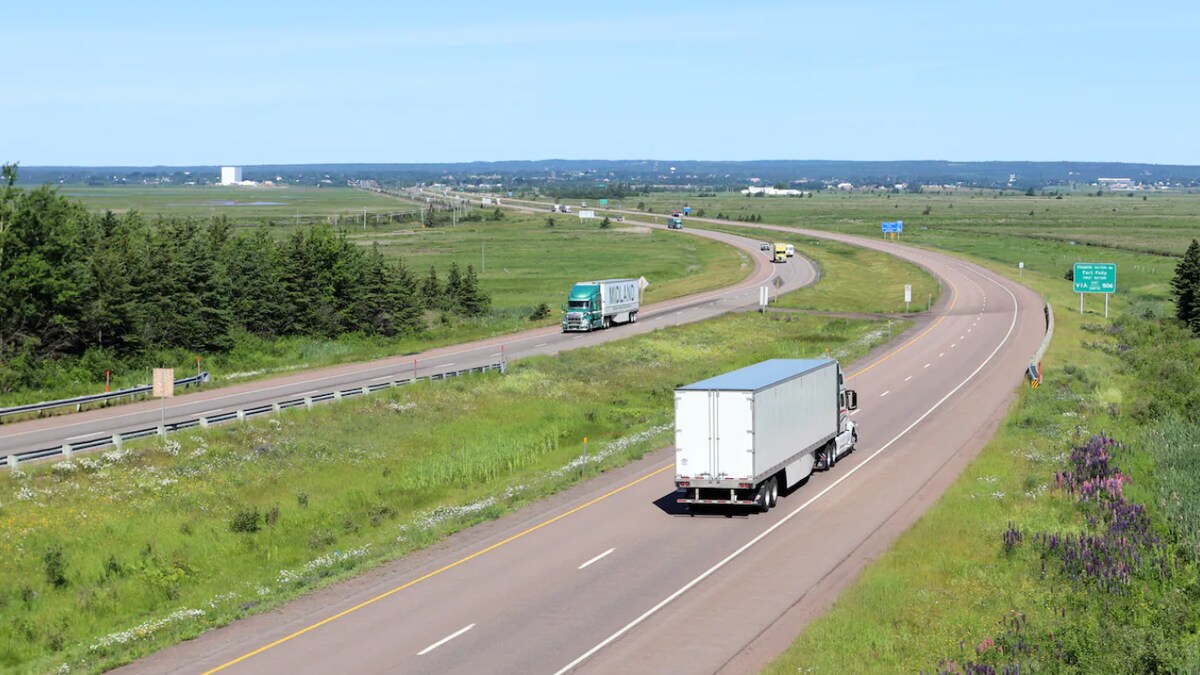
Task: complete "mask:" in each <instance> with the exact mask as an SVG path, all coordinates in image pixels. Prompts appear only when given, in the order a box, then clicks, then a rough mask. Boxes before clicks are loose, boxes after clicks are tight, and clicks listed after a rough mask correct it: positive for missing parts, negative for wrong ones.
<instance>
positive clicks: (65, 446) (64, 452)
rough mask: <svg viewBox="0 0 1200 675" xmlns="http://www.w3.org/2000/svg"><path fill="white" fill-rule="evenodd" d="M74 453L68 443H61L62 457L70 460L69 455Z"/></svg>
mask: <svg viewBox="0 0 1200 675" xmlns="http://www.w3.org/2000/svg"><path fill="white" fill-rule="evenodd" d="M74 452H75V451H74V450H72V449H71V444H70V443H63V447H62V455H63V457H66V458H67V459H71V455H72V454H74Z"/></svg>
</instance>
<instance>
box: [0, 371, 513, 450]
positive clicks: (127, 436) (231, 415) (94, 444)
mask: <svg viewBox="0 0 1200 675" xmlns="http://www.w3.org/2000/svg"><path fill="white" fill-rule="evenodd" d="M506 370H507V363H505V362H504V361H500V362H499V363H491V364H488V365H486V366H476V367H474V368H464V369H462V370H451V371H447V372H444V373H433V374H432V375H426V376H424V377H416V378H411V379H404V380H391V381H389V382H379V383H376V384H365V385H363V386H361V387H352V388H350V389H335V390H333V391H330V392H326V393H323V394H314V395H312V396H303V397H300V398H292V399H286V400H283V401H277V402H275V403H267V404H263V405H258V406H254V407H251V408H243V409H241V410H235V411H233V412H225V413H218V414H216V415H203V416H198V417H193V418H189V419H185V420H180V421H177V422H169V423H167V424H163V425H156V426H153V427H146V428H143V429H134V430H133V431H125V432H120V433H115V434H112V435H111V436H101V437H100V438H93V439H91V440H86V441H80V442H79V443H63V444H62V445H59V446H55V447H53V448H42V449H40V450H26V451H24V452H18V453H14V454H11V455H9V456H7V457H0V466H8V467H10V468H12V469H14V470H15V469H16V468H17V467H18V466H19V464H20V463H21V462H27V461H31V460H37V459H46V458H48V457H58V456H62V457H71V456H72V455H73V454H74V453H75V452H78V451H82V450H94V449H96V448H106V447H108V446H110V445H111V446H114V447H116V448H118V449H120V448H121V446H122V445H123V444H124V443H125V441H131V440H134V439H137V438H145V437H147V436H166V435H167V434H169V433H171V432H173V431H180V430H182V429H193V428H199V429H207V428H208V427H210V426H212V425H214V424H221V423H223V422H234V421H237V422H241V421H244V420H246V419H247V418H249V417H257V416H259V415H269V414H271V413H276V412H279V411H280V410H284V409H287V408H299V407H304V408H305V409H308V410H311V409H312V407H313V404H315V403H325V402H329V401H341V400H342V399H345V398H351V397H354V396H365V395H367V394H372V393H375V392H377V391H382V390H384V389H391V388H393V387H403V386H406V385H409V384H413V383H414V382H421V381H423V380H424V381H428V382H439V381H442V380H449V379H451V378H455V377H459V376H462V375H469V374H472V373H486V372H492V371H499V372H500V374H501V375H503V374H504V373H505V371H506Z"/></svg>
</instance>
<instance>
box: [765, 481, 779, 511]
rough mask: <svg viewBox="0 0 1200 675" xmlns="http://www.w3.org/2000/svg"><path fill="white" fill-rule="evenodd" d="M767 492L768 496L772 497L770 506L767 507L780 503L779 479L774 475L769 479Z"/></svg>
mask: <svg viewBox="0 0 1200 675" xmlns="http://www.w3.org/2000/svg"><path fill="white" fill-rule="evenodd" d="M767 493H768V494H767V497H768V498H769V499H770V506H768V507H767V508H773V507H774V506H775V505H776V504H778V503H779V479H777V478H775V477H774V476H772V477H771V480H769V481H767Z"/></svg>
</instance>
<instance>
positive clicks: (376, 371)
mask: <svg viewBox="0 0 1200 675" xmlns="http://www.w3.org/2000/svg"><path fill="white" fill-rule="evenodd" d="M638 224H642V225H646V226H649V227H655V228H658V229H665V228H663V227H662V226H660V225H652V224H649V223H638ZM688 234H691V235H695V236H700V237H705V238H707V239H713V240H716V241H721V242H724V243H727V244H729V245H731V246H734V247H735V248H738V249H739V250H742V251H743V252H745V253H746V254H747V255H749V256H750V260H751V261H752V263H753V265H754V269H753V270H751V273H750V275H749V276H748V277H747V278H746V279H744V280H742V281H741V282H739V283H737V284H735V285H733V286H730V287H728V288H725V289H721V290H717V291H710V292H706V293H699V294H696V295H691V296H687V297H683V298H676V299H674V300H668V301H664V302H659V303H655V304H653V305H647V306H645V307H643V308H642V309H641V311H640V312H639V313H638V322H637V323H636V324H632V325H625V326H617V327H614V328H612V329H610V330H606V331H597V332H593V333H571V334H563V333H562V331H561V329H559V328H558V327H549V328H540V329H535V330H529V331H524V332H521V333H515V334H510V335H503V336H498V337H495V338H490V339H487V340H480V341H476V342H471V343H466V344H460V345H453V346H448V347H442V348H438V349H432V350H429V351H426V352H422V353H419V354H412V355H406V356H397V357H392V358H386V359H380V360H376V361H369V362H365V363H356V364H347V365H340V366H331V367H327V368H318V369H313V370H307V371H304V372H300V373H296V374H294V375H288V376H284V377H275V378H271V379H266V380H258V381H255V382H247V383H245V384H239V385H234V386H230V387H222V388H220V389H212V390H209V391H202V392H195V393H189V394H183V395H181V396H178V397H176V398H173V399H171V400H170V401H167V403H166V406H165V420H166V423H167V424H170V423H172V422H176V421H180V420H186V419H192V418H195V417H198V416H201V415H205V416H208V415H213V414H217V413H220V412H231V411H235V410H238V409H245V408H251V407H255V406H260V405H269V404H271V403H274V402H278V401H285V400H293V399H297V398H302V397H304V396H308V395H311V394H314V393H318V392H321V393H324V392H329V391H332V390H333V389H349V388H353V387H361V386H363V385H368V384H375V383H378V382H381V381H384V380H397V379H406V378H411V377H413V376H414V374H415V375H417V376H425V375H429V374H432V373H441V372H446V371H449V370H461V369H466V368H471V367H475V366H482V365H486V364H491V363H496V362H497V361H498V360H499V359H500V358H501V353H502V352H503V356H504V358H506V359H507V360H509V361H512V360H516V359H520V358H522V357H525V356H531V355H534V354H555V353H558V352H560V351H564V350H567V349H578V348H580V347H589V346H592V345H596V344H600V343H602V342H607V341H609V340H617V339H620V338H623V337H627V336H629V335H634V334H637V333H644V332H648V331H651V330H654V329H655V328H660V327H663V326H671V325H677V324H682V323H688V322H692V321H700V320H702V319H708V318H712V317H714V316H718V315H720V314H723V313H725V312H728V311H730V310H732V309H739V308H742V307H746V306H747V305H753V304H755V303H757V302H758V287H759V286H761V285H763V284H765V283H767V282H768V281H770V280H771V279H772V278H773V277H774V276H776V275H778V276H779V277H780V278H782V279H783V281H784V285H783V286H782V288H781V290H782V291H787V290H791V289H795V288H799V287H801V286H803V285H806V284H810V283H812V281H813V279H814V276H815V270H814V269H813V267H812V265H811V263H810V262H809V261H808V260H805V259H802V258H795V259H793V261H792V263H790V264H787V265H772V264H771V263H770V262H769V261H767V260H766V258H765V257H764V256H763V254H762V253H761V252H760V251H759V250H758V242H757V241H751V240H749V239H746V238H744V237H738V236H734V235H729V234H722V233H719V232H706V231H702V230H696V231H689V233H688ZM566 291H567V289H565V288H564V289H563V293H564V297H565V293H566ZM414 364H415V365H414ZM159 408H160V403H159V401H142V402H139V403H133V404H129V405H123V406H117V407H113V408H99V409H95V410H88V411H85V412H81V413H77V414H72V415H59V416H54V417H46V418H42V419H34V420H27V421H22V422H15V423H11V424H5V425H2V426H0V456H7V455H10V454H13V453H18V452H25V451H29V450H39V449H45V448H55V447H61V446H62V445H63V444H65V443H81V442H84V441H87V440H90V439H95V438H100V437H105V436H112V435H113V434H114V433H125V432H128V431H132V430H135V429H146V428H151V427H156V426H158V424H159V420H160V415H161V414H162V411H160V409H159Z"/></svg>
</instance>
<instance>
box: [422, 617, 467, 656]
mask: <svg viewBox="0 0 1200 675" xmlns="http://www.w3.org/2000/svg"><path fill="white" fill-rule="evenodd" d="M474 627H475V624H471V625H470V626H467V627H466V628H460V629H458V631H457V632H455V633H451V634H450V635H447V636H446V637H444V638H442V639H441V640H438V641H437V642H435V643H433V644H431V645H429V646H428V647H426V648H425V649H422V650H421V651H419V652H417V656H425V655H426V654H428V653H429V652H431V651H433V650H435V649H437V648H438V647H441V646H442V645H444V644H446V643H447V642H449V641H451V640H453V639H454V638H456V637H458V636H459V635H462V634H463V633H465V632H467V631H469V630H471V629H472V628H474Z"/></svg>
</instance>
